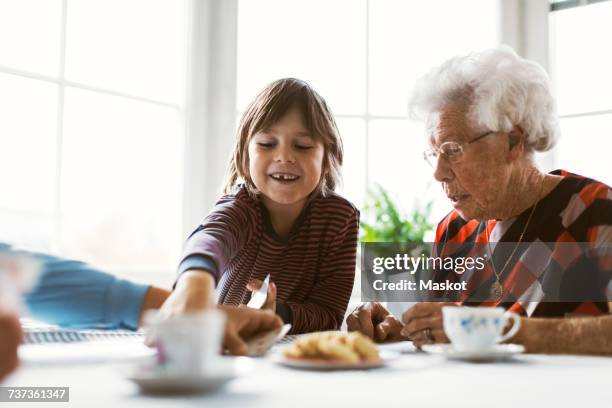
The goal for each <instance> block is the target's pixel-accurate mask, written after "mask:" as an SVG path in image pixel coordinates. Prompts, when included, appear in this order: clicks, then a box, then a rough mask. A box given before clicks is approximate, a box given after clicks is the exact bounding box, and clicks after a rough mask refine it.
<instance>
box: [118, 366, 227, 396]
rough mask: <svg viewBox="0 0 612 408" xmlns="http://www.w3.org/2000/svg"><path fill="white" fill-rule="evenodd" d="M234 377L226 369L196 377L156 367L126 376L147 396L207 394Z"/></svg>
mask: <svg viewBox="0 0 612 408" xmlns="http://www.w3.org/2000/svg"><path fill="white" fill-rule="evenodd" d="M235 377H236V372H235V371H234V370H227V369H226V367H223V369H220V370H211V371H210V372H209V373H202V374H198V375H189V374H175V373H172V372H166V371H164V370H163V369H160V368H158V367H151V368H144V367H140V368H138V369H136V370H134V371H132V372H131V373H129V374H128V375H127V376H126V378H127V379H128V380H130V381H133V382H134V383H136V384H137V385H138V387H139V388H140V390H141V391H142V392H144V393H149V394H166V393H196V392H209V391H213V390H216V389H218V388H220V387H221V386H222V385H224V384H225V383H227V382H228V381H230V380H232V379H233V378H235Z"/></svg>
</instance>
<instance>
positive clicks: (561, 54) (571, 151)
mask: <svg viewBox="0 0 612 408" xmlns="http://www.w3.org/2000/svg"><path fill="white" fill-rule="evenodd" d="M593 3H594V4H588V5H584V6H578V4H579V3H578V2H568V1H565V2H556V3H555V4H553V11H552V12H551V13H550V45H551V46H550V70H551V73H552V77H553V83H554V87H555V91H556V98H557V103H558V109H559V114H560V117H561V122H560V125H561V138H560V140H559V143H558V145H557V146H556V148H555V151H554V157H555V165H556V167H560V168H564V169H566V170H568V171H571V172H575V173H579V174H581V175H583V176H587V177H591V178H595V179H599V180H601V181H603V182H605V183H607V184H608V185H610V184H612V170H611V167H610V164H609V163H608V160H609V158H608V157H607V156H608V152H609V150H610V146H611V145H612V144H611V143H612V142H611V140H610V138H611V137H612V98H611V97H610V95H612V78H611V76H610V75H611V74H610V73H611V72H612V53H610V52H608V51H607V50H608V49H609V48H610V44H609V42H610V38H612V26H611V25H610V21H612V1H603V2H596V3H595V2H593Z"/></svg>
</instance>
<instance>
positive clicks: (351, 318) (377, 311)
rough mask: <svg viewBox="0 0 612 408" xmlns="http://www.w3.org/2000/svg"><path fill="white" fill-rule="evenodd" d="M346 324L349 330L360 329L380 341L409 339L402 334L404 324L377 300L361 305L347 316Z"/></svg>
mask: <svg viewBox="0 0 612 408" xmlns="http://www.w3.org/2000/svg"><path fill="white" fill-rule="evenodd" d="M346 326H347V329H348V331H359V332H361V333H363V334H365V335H366V336H368V337H369V338H371V339H373V340H374V341H376V342H379V343H383V342H393V341H402V340H407V338H406V337H405V336H403V335H402V334H401V330H402V327H403V326H404V325H403V324H402V323H401V322H400V321H399V320H397V319H396V318H395V316H393V315H392V314H391V313H390V312H389V311H388V310H387V309H385V308H384V307H383V305H381V304H380V303H376V302H371V303H363V304H361V305H359V306H358V307H357V308H356V309H355V310H354V311H353V313H351V314H350V315H348V316H347V318H346Z"/></svg>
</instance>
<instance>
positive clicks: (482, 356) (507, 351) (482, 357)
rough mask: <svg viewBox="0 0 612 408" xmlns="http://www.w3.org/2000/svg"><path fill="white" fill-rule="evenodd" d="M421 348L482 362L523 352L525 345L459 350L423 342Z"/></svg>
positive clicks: (460, 358)
mask: <svg viewBox="0 0 612 408" xmlns="http://www.w3.org/2000/svg"><path fill="white" fill-rule="evenodd" d="M423 350H424V351H426V352H427V353H430V354H439V355H443V356H444V357H446V358H447V359H449V360H463V361H474V362H484V361H502V360H508V359H510V358H512V357H513V356H515V355H517V354H521V353H523V352H524V351H525V347H523V346H522V345H520V344H496V345H494V346H493V347H491V348H488V349H485V350H478V351H459V350H456V349H455V348H454V347H453V345H452V344H425V345H423Z"/></svg>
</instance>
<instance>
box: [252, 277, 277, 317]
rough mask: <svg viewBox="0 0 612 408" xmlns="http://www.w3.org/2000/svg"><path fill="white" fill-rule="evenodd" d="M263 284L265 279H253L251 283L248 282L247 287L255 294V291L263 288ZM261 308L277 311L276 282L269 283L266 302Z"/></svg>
mask: <svg viewBox="0 0 612 408" xmlns="http://www.w3.org/2000/svg"><path fill="white" fill-rule="evenodd" d="M261 285H263V281H260V280H259V279H251V280H250V281H249V283H247V289H248V290H250V291H251V292H253V293H252V295H254V294H255V292H257V291H258V290H259V288H261ZM261 309H262V310H271V311H272V312H274V313H276V285H275V284H274V282H270V283H269V284H268V292H267V297H266V302H265V303H264V304H263V306H262V307H261Z"/></svg>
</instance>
